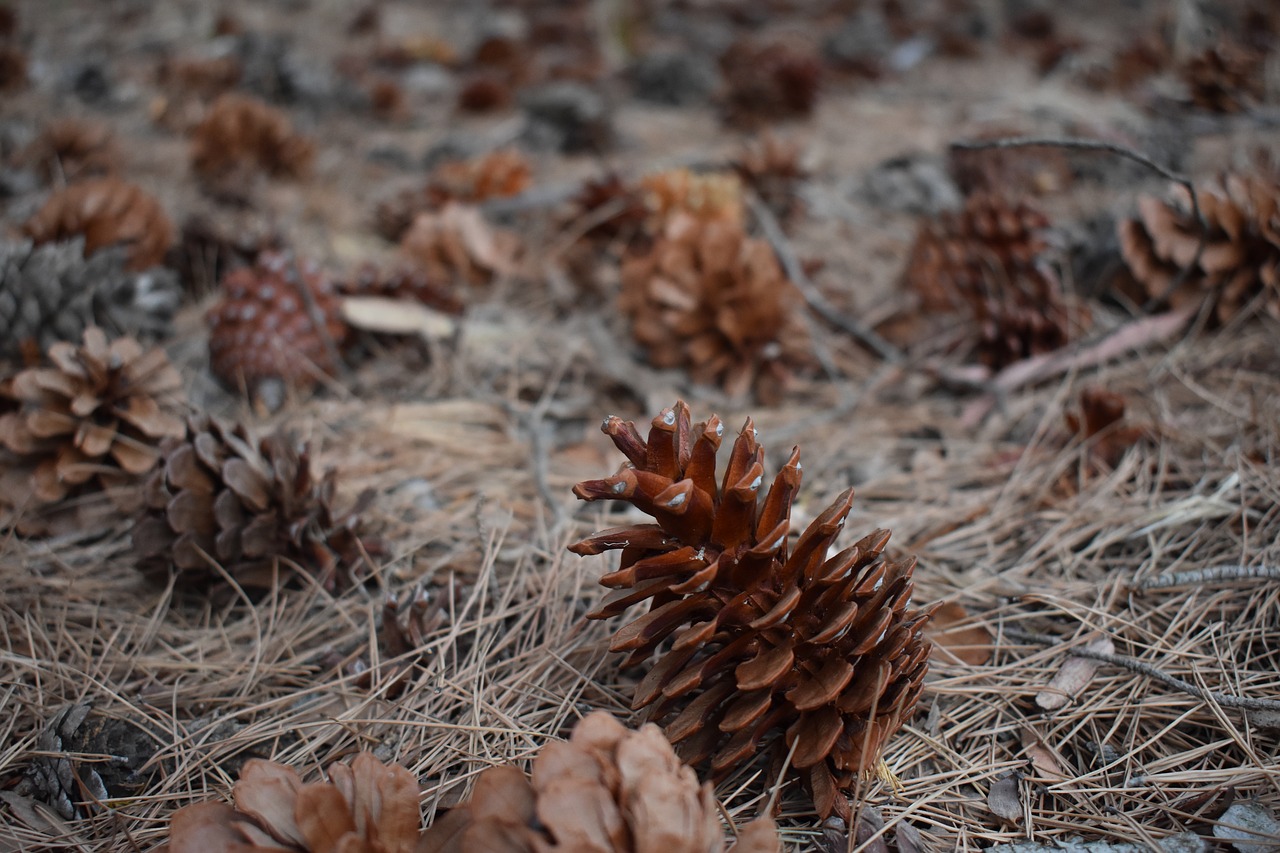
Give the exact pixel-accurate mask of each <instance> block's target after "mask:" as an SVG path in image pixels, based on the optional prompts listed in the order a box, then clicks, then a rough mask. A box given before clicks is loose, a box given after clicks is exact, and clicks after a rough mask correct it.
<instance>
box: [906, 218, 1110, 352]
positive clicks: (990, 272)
mask: <svg viewBox="0 0 1280 853" xmlns="http://www.w3.org/2000/svg"><path fill="white" fill-rule="evenodd" d="M1048 225H1049V220H1048V218H1047V217H1046V216H1045V215H1044V214H1042V213H1041V212H1040V211H1038V210H1036V209H1035V208H1034V207H1031V206H1030V205H1028V204H1026V203H1025V202H1018V203H1016V204H1014V203H1010V202H1008V201H1006V200H1004V199H1003V198H1001V197H999V196H996V195H990V194H986V193H977V194H974V195H972V196H970V197H969V198H968V200H967V201H966V202H965V206H964V209H963V210H961V211H959V212H956V213H950V212H947V213H943V214H941V215H939V216H938V217H937V218H936V219H934V220H927V221H925V222H923V223H921V226H920V230H919V232H918V233H917V235H916V241H915V243H914V245H913V246H912V248H911V255H910V258H909V260H908V263H907V269H906V273H905V278H906V281H907V284H908V285H909V286H910V287H911V288H912V289H913V290H915V292H916V293H917V294H919V296H920V302H921V307H923V308H924V309H925V310H926V311H930V312H941V313H959V314H968V315H969V316H971V317H972V318H973V319H974V321H975V323H976V326H977V339H978V340H977V347H978V350H979V354H980V356H981V358H982V360H983V361H985V362H986V363H987V364H989V365H991V366H992V367H996V368H999V367H1003V366H1004V365H1007V364H1009V363H1011V362H1014V361H1017V360H1019V359H1023V358H1027V357H1029V356H1032V355H1037V354H1040V353H1044V352H1051V351H1053V350H1055V349H1057V348H1059V347H1061V346H1062V345H1063V344H1065V343H1066V342H1067V341H1068V340H1070V338H1071V336H1072V334H1073V332H1074V331H1075V327H1076V326H1077V325H1079V324H1081V323H1083V321H1084V319H1085V317H1086V315H1085V312H1084V309H1083V308H1075V307H1073V306H1070V305H1068V303H1067V300H1066V299H1065V297H1064V296H1063V293H1062V288H1061V284H1060V282H1059V281H1058V277H1057V275H1056V273H1055V272H1054V271H1053V268H1052V266H1051V265H1050V264H1049V262H1048V248H1049V244H1048V241H1047V240H1046V239H1045V236H1044V234H1045V231H1046V229H1047V228H1048Z"/></svg>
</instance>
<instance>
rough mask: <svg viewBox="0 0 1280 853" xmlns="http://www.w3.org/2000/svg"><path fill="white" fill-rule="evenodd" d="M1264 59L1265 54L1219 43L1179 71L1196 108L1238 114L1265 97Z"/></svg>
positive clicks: (1188, 62) (1192, 59) (1189, 61)
mask: <svg viewBox="0 0 1280 853" xmlns="http://www.w3.org/2000/svg"><path fill="white" fill-rule="evenodd" d="M1265 62H1266V55H1265V54H1262V53H1258V52H1255V51H1252V50H1249V49H1248V48H1244V47H1240V46H1239V45H1233V44H1220V45H1218V46H1216V47H1210V48H1208V49H1206V50H1205V51H1204V53H1201V54H1199V55H1198V56H1193V57H1192V58H1191V59H1189V60H1187V62H1186V63H1185V64H1184V65H1183V66H1182V68H1181V69H1180V71H1181V75H1182V79H1183V81H1184V82H1185V83H1186V84H1187V88H1188V89H1189V90H1190V94H1191V101H1192V103H1194V104H1195V105H1196V106H1197V107H1199V108H1200V109H1202V110H1208V111H1210V112H1215V113H1238V112H1243V111H1244V110H1246V109H1248V108H1249V107H1250V106H1252V105H1254V104H1257V103H1259V102H1260V101H1261V100H1262V98H1263V95H1264V94H1265V92H1264V86H1263V80H1264V79H1265V75H1264V74H1263V66H1264V64H1265Z"/></svg>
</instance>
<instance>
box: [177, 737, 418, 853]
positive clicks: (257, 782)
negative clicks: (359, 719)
mask: <svg viewBox="0 0 1280 853" xmlns="http://www.w3.org/2000/svg"><path fill="white" fill-rule="evenodd" d="M328 775H329V779H328V781H326V782H309V783H304V782H303V781H302V777H301V776H299V775H298V772H297V771H296V770H294V769H293V768H292V767H287V766H285V765H283V764H278V763H276V762H274V761H265V760H263V759H261V758H254V759H250V760H249V761H247V762H245V765H244V769H243V770H242V771H240V779H239V780H238V781H237V782H236V784H235V786H234V787H233V788H232V789H231V796H232V798H233V799H234V800H235V806H234V807H232V806H229V805H227V804H226V803H222V802H217V801H213V802H207V803H196V804H194V805H190V806H184V807H183V808H181V809H178V811H176V812H174V815H173V821H172V823H171V824H170V826H169V841H168V843H167V844H165V845H164V846H162V847H160V848H159V849H158V850H157V853H247V851H268V850H269V851H279V853H285V852H286V851H288V853H331V852H332V851H342V853H419V851H422V850H423V849H424V848H423V846H422V842H420V840H419V836H420V835H421V832H422V817H421V815H420V814H419V813H418V780H417V777H415V776H414V775H413V774H412V773H410V772H409V771H408V770H406V769H405V768H403V767H400V766H399V765H396V764H383V763H382V762H381V761H379V760H378V759H377V758H376V757H374V755H373V753H371V752H362V753H360V754H359V755H357V756H356V757H355V758H354V759H352V760H351V762H350V763H349V764H340V763H337V762H335V763H333V764H330V765H329V774H328ZM427 849H429V848H427Z"/></svg>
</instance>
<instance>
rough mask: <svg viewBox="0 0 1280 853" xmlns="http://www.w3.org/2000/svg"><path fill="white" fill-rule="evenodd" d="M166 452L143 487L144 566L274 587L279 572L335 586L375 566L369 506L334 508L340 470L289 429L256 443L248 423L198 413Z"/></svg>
mask: <svg viewBox="0 0 1280 853" xmlns="http://www.w3.org/2000/svg"><path fill="white" fill-rule="evenodd" d="M162 451H163V454H164V460H163V463H162V464H161V466H160V467H159V468H158V469H157V470H156V471H155V473H154V474H153V475H152V476H151V478H150V479H149V480H148V481H147V483H146V487H145V488H144V490H143V497H144V500H145V503H146V506H145V509H144V516H143V518H142V519H140V520H139V521H138V523H137V524H136V525H135V526H134V529H133V550H134V553H135V554H136V555H137V558H138V566H139V568H140V569H142V571H143V572H145V573H147V574H149V575H154V576H165V575H167V574H168V572H169V571H170V570H172V571H176V572H182V573H185V574H184V575H183V578H184V581H185V582H187V583H197V584H211V585H215V586H218V585H220V583H221V581H222V580H223V574H222V572H221V571H218V570H217V569H215V568H214V566H215V564H216V565H217V566H219V567H221V569H222V570H225V572H226V573H227V574H228V575H230V576H231V578H232V579H233V580H234V581H235V582H236V583H237V584H239V585H240V586H243V587H254V588H259V589H262V588H271V587H272V585H273V583H274V582H275V578H276V576H277V574H278V575H279V577H280V578H281V580H282V581H287V580H288V579H290V578H291V577H292V575H293V574H294V573H301V574H303V575H305V576H308V577H309V578H310V579H311V580H312V581H313V582H315V583H318V584H320V585H321V586H322V587H323V588H324V589H326V590H328V591H330V592H334V591H338V590H342V589H346V588H347V587H350V586H352V585H353V584H354V583H356V582H357V581H359V580H360V579H362V578H363V577H364V576H365V575H366V574H367V573H368V569H369V567H368V565H367V561H366V560H365V557H364V552H365V551H366V550H367V547H368V543H366V542H364V541H362V539H361V536H360V532H361V527H362V522H361V520H360V518H359V513H360V512H361V511H363V509H364V507H365V506H367V504H368V502H369V501H370V499H371V498H372V494H371V493H368V492H366V493H365V494H363V495H361V496H360V497H359V498H358V499H357V501H356V506H355V507H354V508H353V509H352V510H350V511H349V512H347V513H345V514H339V513H337V512H335V510H334V507H333V502H334V490H335V487H336V479H335V474H334V472H333V471H327V472H326V473H325V474H324V475H323V476H322V477H319V478H317V477H316V476H315V473H314V472H313V471H312V467H311V454H310V451H309V449H308V448H307V447H306V446H304V445H300V443H299V442H298V441H297V440H296V439H295V438H294V437H293V436H291V435H289V434H287V433H277V434H276V435H272V436H269V437H268V438H265V439H263V440H262V441H260V442H259V441H254V439H253V438H252V437H251V436H250V435H249V433H248V431H247V430H246V429H245V428H244V427H243V426H241V425H234V426H232V425H228V424H225V423H222V422H220V421H218V420H215V419H213V418H209V417H207V416H206V417H200V418H192V419H191V420H190V421H189V422H188V433H187V436H186V437H185V438H180V439H174V440H170V441H167V442H165V444H164V446H163V448H162Z"/></svg>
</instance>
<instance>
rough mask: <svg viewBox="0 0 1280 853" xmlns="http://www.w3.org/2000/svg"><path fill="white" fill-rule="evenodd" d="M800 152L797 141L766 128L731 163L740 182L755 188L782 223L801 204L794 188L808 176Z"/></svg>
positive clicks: (802, 204)
mask: <svg viewBox="0 0 1280 853" xmlns="http://www.w3.org/2000/svg"><path fill="white" fill-rule="evenodd" d="M801 154H802V152H801V148H800V143H798V142H795V141H794V140H792V141H784V140H781V139H779V138H778V137H776V136H774V135H773V134H772V133H769V132H768V131H766V132H765V133H764V134H762V135H761V136H760V138H759V139H757V140H756V141H755V142H753V143H751V144H749V145H747V146H746V147H745V148H744V149H743V151H742V153H741V154H740V155H739V156H738V159H737V160H735V161H734V163H733V168H734V171H736V172H737V173H738V176H739V177H740V178H742V181H743V183H745V184H746V185H747V186H749V187H751V188H752V189H753V190H755V192H756V195H758V196H760V200H761V201H763V202H764V203H765V204H766V205H768V206H769V209H770V210H771V211H773V215H774V216H776V217H778V221H779V222H782V223H784V224H785V223H787V222H789V221H790V220H792V219H794V218H795V217H796V216H797V215H798V214H799V213H800V211H801V209H802V208H803V207H804V202H803V201H801V199H800V196H799V192H798V190H799V186H800V184H802V183H804V182H805V181H806V180H808V179H809V171H808V169H806V168H805V167H804V165H803V164H802V163H801V162H800V158H801Z"/></svg>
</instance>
